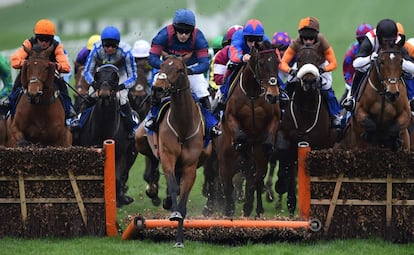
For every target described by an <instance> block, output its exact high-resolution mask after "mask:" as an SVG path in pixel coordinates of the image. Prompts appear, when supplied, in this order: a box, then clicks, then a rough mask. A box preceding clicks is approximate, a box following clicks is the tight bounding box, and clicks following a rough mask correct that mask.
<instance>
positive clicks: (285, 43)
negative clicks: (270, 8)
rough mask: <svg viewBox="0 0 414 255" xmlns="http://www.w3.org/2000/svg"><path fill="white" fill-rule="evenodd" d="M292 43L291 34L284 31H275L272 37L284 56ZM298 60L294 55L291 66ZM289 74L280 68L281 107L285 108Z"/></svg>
mask: <svg viewBox="0 0 414 255" xmlns="http://www.w3.org/2000/svg"><path fill="white" fill-rule="evenodd" d="M290 43H291V39H290V36H289V34H288V33H287V32H284V31H279V32H275V33H274V34H273V38H272V45H273V47H274V48H276V49H278V50H279V54H280V57H283V55H284V54H285V51H286V50H287V48H288V47H289V45H290ZM295 62H296V57H294V58H293V59H292V60H291V61H290V62H289V66H290V67H292V66H293V65H294V63H295ZM288 76H289V74H288V73H285V72H283V71H282V70H279V81H278V83H279V84H280V88H281V89H282V90H281V94H280V95H281V101H280V106H281V108H285V107H286V106H287V103H288V101H289V95H288V94H290V93H289V92H288V93H287V94H286V92H285V90H286V82H287V78H288Z"/></svg>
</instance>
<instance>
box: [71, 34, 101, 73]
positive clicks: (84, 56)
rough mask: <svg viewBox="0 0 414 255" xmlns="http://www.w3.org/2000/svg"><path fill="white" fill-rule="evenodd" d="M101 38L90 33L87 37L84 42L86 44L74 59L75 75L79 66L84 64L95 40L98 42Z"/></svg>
mask: <svg viewBox="0 0 414 255" xmlns="http://www.w3.org/2000/svg"><path fill="white" fill-rule="evenodd" d="M100 40H101V36H100V35H98V34H96V35H91V36H90V37H89V39H88V42H87V43H86V46H84V47H83V48H82V49H81V50H80V51H79V53H78V55H77V56H76V60H75V75H76V74H77V73H78V70H79V67H81V66H84V65H85V64H86V60H87V59H88V55H89V53H90V52H91V50H92V48H93V45H94V44H95V43H96V42H99V41H100Z"/></svg>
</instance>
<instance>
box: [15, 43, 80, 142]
mask: <svg viewBox="0 0 414 255" xmlns="http://www.w3.org/2000/svg"><path fill="white" fill-rule="evenodd" d="M25 50H26V52H27V53H28V56H29V57H28V60H27V61H26V62H25V64H24V65H23V67H22V70H21V82H22V88H23V92H24V94H23V95H22V96H21V98H20V99H19V101H18V103H17V106H16V112H15V115H14V116H11V117H10V118H9V119H8V120H7V131H8V146H10V147H16V146H18V145H24V144H27V143H35V144H40V145H42V146H65V147H68V146H71V144H72V134H71V132H70V129H69V127H68V126H66V125H65V111H64V108H63V103H62V102H61V100H59V91H58V89H57V88H56V89H55V88H54V84H53V83H54V79H55V63H52V62H50V60H49V56H50V55H51V54H52V53H53V47H49V48H48V49H46V50H42V49H40V48H38V47H37V45H35V46H34V47H33V49H31V50H29V49H27V48H25Z"/></svg>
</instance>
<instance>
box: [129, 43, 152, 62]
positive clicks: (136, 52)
mask: <svg viewBox="0 0 414 255" xmlns="http://www.w3.org/2000/svg"><path fill="white" fill-rule="evenodd" d="M150 48H151V45H150V44H149V42H147V41H145V40H138V41H136V42H135V43H134V47H133V48H132V55H133V56H134V58H146V57H148V56H149V51H150Z"/></svg>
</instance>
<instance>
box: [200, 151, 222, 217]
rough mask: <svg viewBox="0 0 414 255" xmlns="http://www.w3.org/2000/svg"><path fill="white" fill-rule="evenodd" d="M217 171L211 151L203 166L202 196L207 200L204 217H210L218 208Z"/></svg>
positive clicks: (216, 164)
mask: <svg viewBox="0 0 414 255" xmlns="http://www.w3.org/2000/svg"><path fill="white" fill-rule="evenodd" d="M218 170H219V168H218V159H217V154H216V152H215V151H214V150H213V151H212V154H211V156H210V157H209V158H208V160H206V164H205V165H204V184H203V195H204V196H205V197H206V198H207V202H206V205H205V206H204V209H203V215H204V216H210V215H212V214H213V213H214V212H215V211H217V207H219V206H220V201H219V200H220V199H219V196H220V194H221V192H220V180H219V171H218Z"/></svg>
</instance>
